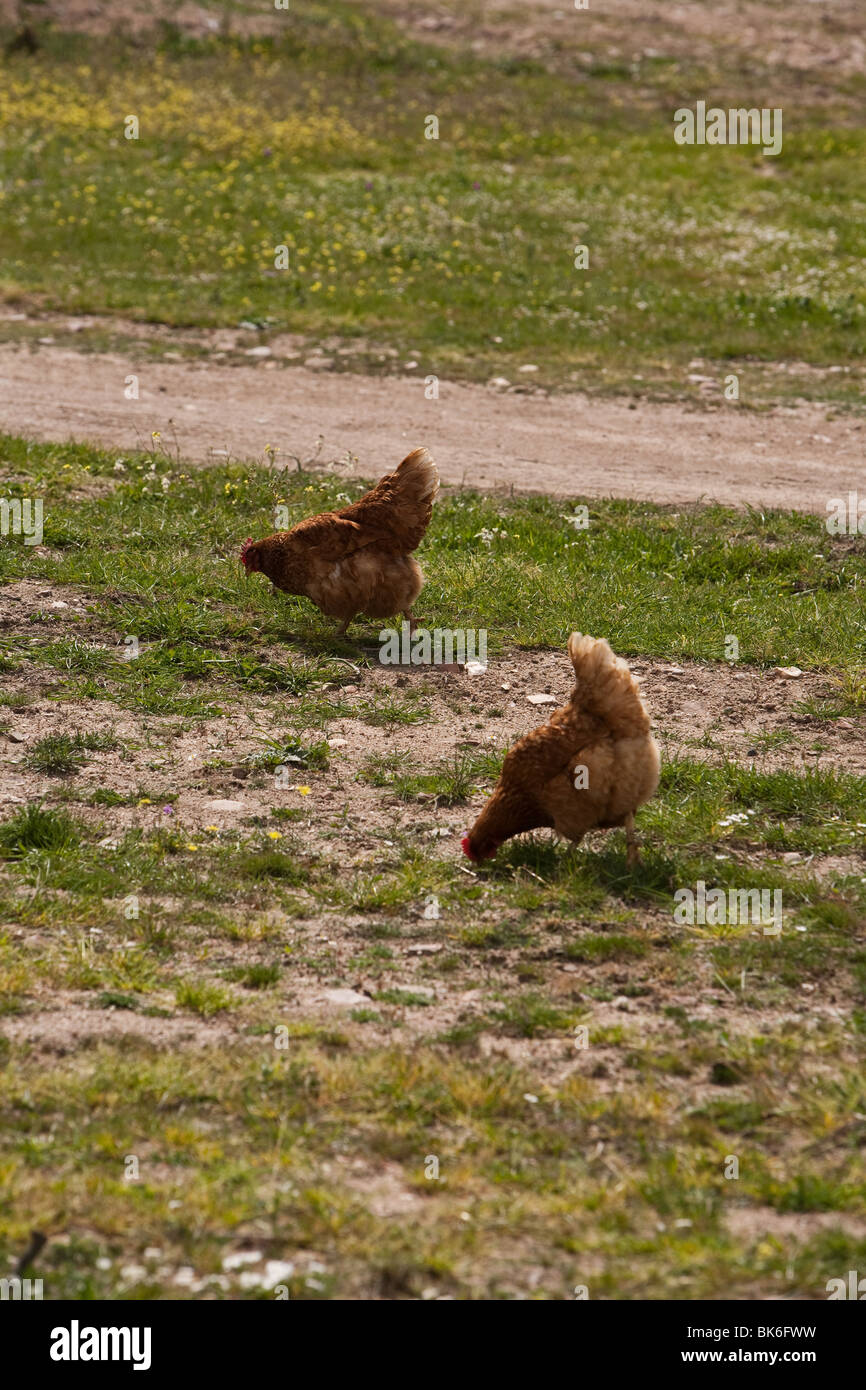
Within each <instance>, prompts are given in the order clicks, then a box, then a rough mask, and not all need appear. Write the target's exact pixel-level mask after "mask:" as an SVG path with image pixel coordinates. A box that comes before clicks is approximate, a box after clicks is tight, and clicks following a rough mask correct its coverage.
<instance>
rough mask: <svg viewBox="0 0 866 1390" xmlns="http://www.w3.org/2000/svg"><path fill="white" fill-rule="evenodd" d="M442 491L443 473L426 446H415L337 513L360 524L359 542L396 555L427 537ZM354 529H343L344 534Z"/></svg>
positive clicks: (414, 547) (342, 518)
mask: <svg viewBox="0 0 866 1390" xmlns="http://www.w3.org/2000/svg"><path fill="white" fill-rule="evenodd" d="M438 491H439V474H438V473H437V472H436V465H435V463H434V462H433V460H432V458H431V457H430V455H429V454H428V452H427V450H426V449H414V450H413V451H412V453H411V454H407V456H406V458H404V460H403V462H402V463H401V464H400V466H399V468H397V469H396V470H395V471H394V472H393V473H388V474H386V475H385V477H384V478H382V479H380V481H379V482H378V483H377V484H376V486H375V487H374V488H371V490H370V491H369V492H368V493H365V495H364V496H363V497H362V498H361V499H360V500H359V501H358V502H353V503H352V504H351V506H349V507H343V509H342V511H340V512H337V513H336V515H337V516H338V517H339V518H340V521H341V522H342V523H344V524H345V523H347V522H348V523H351V524H352V525H353V526H356V527H357V528H358V530H357V532H356V533H355V536H356V542H355V545H353V546H351V548H352V549H355V548H357V546H358V545H377V546H379V548H380V549H382V550H387V551H389V552H391V553H392V554H394V555H409V554H410V553H411V552H412V551H413V550H417V549H418V546H419V545H420V544H421V542H422V540H423V539H424V532H425V531H426V530H427V527H428V526H429V525H430V517H431V516H432V514H433V500H434V498H435V496H436V493H437V492H438ZM350 534H351V533H349V532H343V531H341V532H340V535H341V538H342V537H344V536H345V537H346V540H347V541H348V538H349V536H350Z"/></svg>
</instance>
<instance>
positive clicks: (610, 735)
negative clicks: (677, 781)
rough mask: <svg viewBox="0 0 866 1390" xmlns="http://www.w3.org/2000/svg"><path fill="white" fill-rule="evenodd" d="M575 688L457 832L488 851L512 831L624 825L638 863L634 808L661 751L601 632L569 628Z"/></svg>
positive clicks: (476, 851) (653, 781)
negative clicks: (468, 825) (474, 816)
mask: <svg viewBox="0 0 866 1390" xmlns="http://www.w3.org/2000/svg"><path fill="white" fill-rule="evenodd" d="M568 654H569V656H570V657H571V663H572V665H573V667H574V675H575V680H576V685H575V689H574V691H573V693H572V696H571V699H570V700H569V702H568V704H567V705H563V707H562V708H561V709H558V710H555V711H554V713H553V714H552V715H551V716H550V719H549V721H548V722H547V723H546V724H542V725H541V726H540V727H539V728H537V729H533V731H532V733H531V734H527V735H526V737H525V738H522V739H521V740H520V741H519V743H516V744H515V745H514V747H513V748H512V749H511V750H510V752H509V753H508V755H507V756H506V758H505V762H504V763H503V764H502V773H501V775H500V778H499V781H498V783H497V785H496V788H495V790H494V792H493V795H492V796H491V798H490V800H489V801H488V802H487V805H486V806H485V807H484V810H483V811H482V812H481V815H480V816H479V817H478V819H477V820H476V822H475V824H474V825H473V827H472V829H471V830H470V831H469V833H468V835H466V836H465V838H464V840H463V849H464V851H465V853H466V854H467V855H468V856H469V858H470V859H474V860H478V859H489V858H490V857H491V856H492V855H494V854H495V853H496V851H497V850H498V848H499V846H500V845H501V844H502V843H503V841H505V840H509V839H511V837H512V835H519V834H520V833H521V831H524V830H536V829H539V828H540V827H542V826H552V827H553V828H554V830H556V832H557V834H559V835H563V836H564V837H565V838H566V839H567V840H574V841H575V842H578V841H580V840H582V839H583V836H584V835H585V834H586V832H587V831H588V830H592V829H596V828H597V829H601V830H606V829H610V828H611V827H613V826H624V827H625V831H626V839H627V844H628V854H627V858H628V863H629V864H630V865H631V864H635V863H636V862H637V840H636V838H635V833H634V813H635V811H636V809H637V807H638V806H642V805H643V803H644V802H645V801H649V799H650V797H651V796H652V795H653V793H654V791H655V790H656V787H657V786H658V781H659V750H658V745H657V744H656V741H655V739H654V738H653V736H652V734H651V733H650V722H649V716H648V714H647V712H646V708H645V706H644V702H643V700H642V699H641V695H640V692H639V690H638V688H637V684H636V682H635V680H634V677H633V676H632V674H631V672H630V671H629V669H628V667H627V665H626V664H625V662H624V661H622V660H621V659H620V658H619V657H617V656H614V654H613V652H612V651H611V649H610V647H609V646H608V644H607V642H605V641H604V639H603V638H602V639H599V640H596V638H594V637H583V636H581V634H580V633H579V632H573V633H572V634H571V637H570V638H569V641H568Z"/></svg>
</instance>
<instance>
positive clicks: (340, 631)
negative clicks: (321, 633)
mask: <svg viewBox="0 0 866 1390" xmlns="http://www.w3.org/2000/svg"><path fill="white" fill-rule="evenodd" d="M351 621H352V619H351V618H347V619H346V621H345V622H344V623H341V624H340V626H339V627H338V628H337V636H338V637H345V635H346V633H347V632H348V631H349V623H350V622H351Z"/></svg>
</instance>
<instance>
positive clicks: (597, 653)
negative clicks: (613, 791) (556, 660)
mask: <svg viewBox="0 0 866 1390" xmlns="http://www.w3.org/2000/svg"><path fill="white" fill-rule="evenodd" d="M568 655H569V656H570V658H571V664H572V666H573V667H574V677H575V680H576V682H577V685H576V688H575V691H574V694H573V695H572V697H571V699H572V703H573V704H575V705H577V706H579V708H580V709H583V710H588V711H589V712H590V713H592V714H594V715H596V716H598V717H599V718H601V719H603V720H604V722H605V724H606V725H607V726H608V728H609V729H610V730H611V732H612V733H613V734H614V735H615V737H617V738H635V737H637V736H638V735H640V734H648V733H649V730H650V721H649V715H648V714H647V712H646V707H645V705H644V702H643V700H642V698H641V694H640V691H639V690H638V687H637V682H636V680H635V678H634V676H633V675H632V673H631V671H630V670H629V669H628V666H627V665H626V663H625V662H624V661H623V660H622V659H621V658H620V657H618V656H614V654H613V652H612V651H611V649H610V647H609V645H608V643H607V642H606V641H605V640H604V638H603V637H599V638H595V637H587V636H584V635H583V634H581V633H580V632H573V633H572V634H571V636H570V637H569V639H568Z"/></svg>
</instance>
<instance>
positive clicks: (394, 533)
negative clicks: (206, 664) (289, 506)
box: [240, 449, 439, 634]
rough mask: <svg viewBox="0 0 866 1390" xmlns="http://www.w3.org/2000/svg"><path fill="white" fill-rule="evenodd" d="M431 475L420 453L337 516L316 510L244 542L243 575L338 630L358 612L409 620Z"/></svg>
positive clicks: (433, 488) (434, 487)
mask: <svg viewBox="0 0 866 1390" xmlns="http://www.w3.org/2000/svg"><path fill="white" fill-rule="evenodd" d="M438 490H439V474H438V473H437V472H436V465H435V464H434V462H433V460H432V458H431V457H430V455H429V454H428V452H427V450H426V449H415V450H413V452H412V453H411V454H409V455H407V457H406V458H404V460H403V462H402V463H401V464H400V466H399V468H397V469H396V471H395V472H394V473H388V474H387V475H386V476H385V477H384V478H382V479H381V480H380V481H379V482H378V483H377V484H376V486H375V487H374V488H372V489H371V491H370V492H367V493H365V495H364V496H363V497H362V498H360V500H359V501H357V502H353V503H352V504H351V506H348V507H343V509H342V510H341V511H339V512H322V513H321V515H319V516H312V517H309V518H308V520H306V521H301V522H299V523H298V525H297V526H293V527H292V529H291V531H279V532H277V533H276V534H275V535H273V536H266V537H265V539H264V540H261V541H254V540H252V538H250V539H249V540H246V541H244V544H243V548H242V550H241V557H240V558H241V560H242V562H243V564H244V565H245V567H246V572H247V574H264V575H267V577H268V579H270V581H271V583H272V584H273V585H274V586H275V588H277V589H282V590H283V592H284V593H287V594H301V595H303V596H304V597H306V598H308V599H310V601H311V602H312V603H314V604H315V605H316V607H317V608H319V609H321V611H322V612H323V613H324V614H325V615H326V617H329V618H339V619H340V621H341V623H342V626H341V628H340V633H341V634H342V633H345V631H346V629H347V628H348V626H349V623H350V622H351V621H352V619H353V618H354V617H356V616H357V615H358V614H359V613H365V614H366V615H367V617H369V618H391V617H393V616H394V615H395V614H397V613H402V614H403V616H404V617H405V618H407V619H408V620H409V622H410V624H411V623H413V618H412V604H413V603H414V602H415V600H416V598H417V597H418V595H419V594H420V592H421V589H422V586H423V584H424V576H423V574H422V572H421V566H420V565H419V564H418V562H417V561H416V560H414V559H413V558H412V551H413V550H417V548H418V546H419V545H420V544H421V541H422V540H423V538H424V533H425V531H426V530H427V527H428V526H429V524H430V517H431V515H432V512H433V501H434V498H435V496H436V493H437V492H438Z"/></svg>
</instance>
